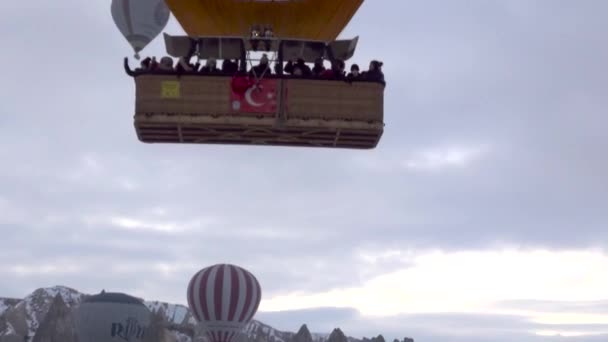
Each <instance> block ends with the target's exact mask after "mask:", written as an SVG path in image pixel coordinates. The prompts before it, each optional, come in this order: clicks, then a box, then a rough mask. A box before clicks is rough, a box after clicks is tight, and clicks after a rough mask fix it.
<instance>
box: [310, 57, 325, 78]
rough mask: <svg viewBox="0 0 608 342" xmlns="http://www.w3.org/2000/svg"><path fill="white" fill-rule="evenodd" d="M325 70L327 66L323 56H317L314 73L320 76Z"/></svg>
mask: <svg viewBox="0 0 608 342" xmlns="http://www.w3.org/2000/svg"><path fill="white" fill-rule="evenodd" d="M324 71H325V66H324V65H323V58H317V59H316V60H315V65H314V67H313V68H312V75H313V76H314V77H319V76H321V74H322V73H323V72H324Z"/></svg>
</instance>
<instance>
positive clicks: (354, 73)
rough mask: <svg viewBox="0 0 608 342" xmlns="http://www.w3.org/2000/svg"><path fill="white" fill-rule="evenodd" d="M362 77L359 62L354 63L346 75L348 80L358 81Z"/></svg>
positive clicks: (350, 81)
mask: <svg viewBox="0 0 608 342" xmlns="http://www.w3.org/2000/svg"><path fill="white" fill-rule="evenodd" d="M360 79H361V74H360V73H359V66H358V65H357V64H353V65H352V66H351V67H350V72H349V73H348V75H346V81H347V82H349V83H352V82H353V81H358V80H360Z"/></svg>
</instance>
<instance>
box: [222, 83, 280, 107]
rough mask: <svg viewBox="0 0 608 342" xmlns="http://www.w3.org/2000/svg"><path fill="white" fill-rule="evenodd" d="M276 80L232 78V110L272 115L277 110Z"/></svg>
mask: <svg viewBox="0 0 608 342" xmlns="http://www.w3.org/2000/svg"><path fill="white" fill-rule="evenodd" d="M277 89H278V80H272V79H262V80H260V82H259V83H255V82H254V81H253V82H249V80H244V79H243V80H240V79H239V80H237V79H234V80H233V82H232V85H231V89H230V104H231V107H232V111H233V112H239V113H256V114H257V113H263V114H272V115H274V114H275V113H276V111H277V101H278V99H277V97H278V91H277Z"/></svg>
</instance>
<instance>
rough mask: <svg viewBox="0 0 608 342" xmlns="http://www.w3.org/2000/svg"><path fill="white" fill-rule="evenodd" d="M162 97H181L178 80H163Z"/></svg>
mask: <svg viewBox="0 0 608 342" xmlns="http://www.w3.org/2000/svg"><path fill="white" fill-rule="evenodd" d="M160 97H161V98H163V99H176V98H179V97H180V89H179V82H178V81H163V82H162V84H161V94H160Z"/></svg>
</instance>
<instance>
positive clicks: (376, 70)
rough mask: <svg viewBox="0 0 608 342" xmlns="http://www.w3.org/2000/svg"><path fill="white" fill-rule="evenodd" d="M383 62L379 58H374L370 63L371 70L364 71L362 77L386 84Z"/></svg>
mask: <svg viewBox="0 0 608 342" xmlns="http://www.w3.org/2000/svg"><path fill="white" fill-rule="evenodd" d="M382 65H383V63H382V62H380V61H377V60H373V61H371V62H370V63H369V70H368V71H366V72H364V73H363V74H362V75H361V76H362V79H364V80H366V81H370V82H379V83H382V84H386V82H385V81H384V73H383V72H382Z"/></svg>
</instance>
